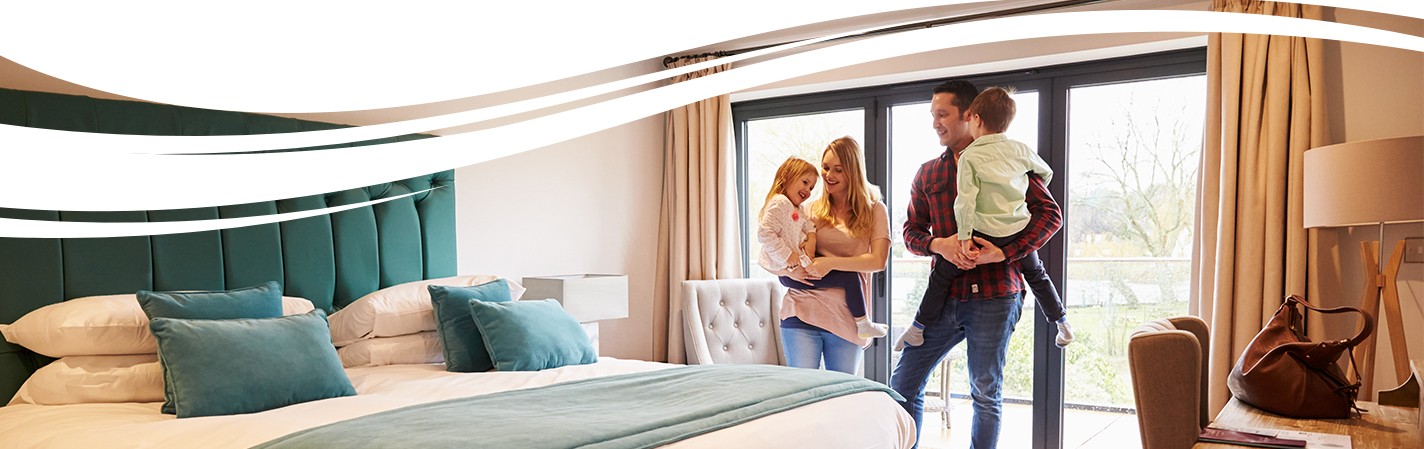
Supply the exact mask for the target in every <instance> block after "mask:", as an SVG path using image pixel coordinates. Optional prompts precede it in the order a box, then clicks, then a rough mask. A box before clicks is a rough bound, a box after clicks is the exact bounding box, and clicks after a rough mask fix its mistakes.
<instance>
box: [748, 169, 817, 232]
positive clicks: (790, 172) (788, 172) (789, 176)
mask: <svg viewBox="0 0 1424 449" xmlns="http://www.w3.org/2000/svg"><path fill="white" fill-rule="evenodd" d="M817 174H818V173H817V172H816V166H815V165H812V164H811V163H810V162H806V160H805V159H801V158H799V157H796V156H791V157H788V158H786V162H782V163H781V167H777V169H776V179H774V180H772V181H771V190H770V191H768V192H766V201H765V202H763V203H761V210H759V211H757V218H761V216H762V214H764V213H765V212H766V205H768V204H771V198H772V197H774V196H776V195H777V194H780V193H781V192H782V191H783V190H786V186H788V185H791V183H794V182H796V180H798V179H801V177H802V176H806V175H811V176H816V175H817Z"/></svg>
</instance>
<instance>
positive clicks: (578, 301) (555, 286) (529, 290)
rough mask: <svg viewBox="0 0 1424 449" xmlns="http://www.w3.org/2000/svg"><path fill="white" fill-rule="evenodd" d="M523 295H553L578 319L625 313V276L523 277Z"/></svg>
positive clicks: (607, 317)
mask: <svg viewBox="0 0 1424 449" xmlns="http://www.w3.org/2000/svg"><path fill="white" fill-rule="evenodd" d="M523 284H524V288H525V291H524V296H523V297H522V298H523V299H545V298H553V299H555V300H558V301H559V304H561V305H563V307H564V311H565V312H568V313H569V315H572V316H573V317H574V319H576V320H578V322H580V323H592V322H594V321H602V320H616V319H621V318H627V317H628V276H627V275H622V274H569V275H560V276H532V277H526V278H524V280H523Z"/></svg>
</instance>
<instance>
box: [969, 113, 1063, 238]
mask: <svg viewBox="0 0 1424 449" xmlns="http://www.w3.org/2000/svg"><path fill="white" fill-rule="evenodd" d="M958 165H959V172H958V176H959V178H958V179H957V181H958V184H959V192H958V194H957V195H956V196H955V198H954V221H955V224H956V225H957V226H958V228H959V240H960V241H965V240H969V238H970V236H971V235H973V233H974V231H979V232H982V233H984V234H987V235H990V236H994V237H1008V236H1010V235H1014V234H1017V233H1019V231H1022V230H1024V227H1027V226H1028V219H1029V213H1028V204H1027V203H1026V202H1025V200H1024V192H1025V191H1027V190H1028V174H1029V173H1030V172H1032V173H1035V174H1037V175H1038V177H1039V178H1042V179H1043V183H1044V184H1048V183H1049V181H1052V180H1053V169H1051V168H1048V163H1047V162H1044V161H1043V158H1040V157H1038V153H1036V152H1034V151H1033V149H1031V148H1029V147H1028V145H1024V144H1023V143H1021V142H1019V141H1016V140H1010V139H1009V138H1008V137H1005V136H1004V135H1003V134H1002V133H1000V134H986V135H983V136H980V137H979V138H978V139H974V143H971V144H969V147H967V148H965V149H964V152H962V153H960V154H959V164H958Z"/></svg>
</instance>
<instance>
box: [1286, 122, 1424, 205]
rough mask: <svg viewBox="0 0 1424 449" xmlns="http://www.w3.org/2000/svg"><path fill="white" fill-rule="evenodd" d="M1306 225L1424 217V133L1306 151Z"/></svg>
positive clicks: (1304, 193) (1304, 195) (1304, 194)
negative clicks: (1422, 134)
mask: <svg viewBox="0 0 1424 449" xmlns="http://www.w3.org/2000/svg"><path fill="white" fill-rule="evenodd" d="M1304 181H1305V185H1304V192H1303V197H1304V198H1303V199H1304V202H1305V204H1304V210H1303V211H1302V212H1303V215H1304V216H1303V218H1304V224H1305V227H1307V228H1317V227H1335V226H1354V225H1364V224H1380V223H1397V222H1411V221H1424V136H1411V137H1395V138H1388V139H1375V140H1365V141H1360V142H1348V143H1342V144H1337V145H1327V146H1323V147H1319V148H1314V149H1311V150H1308V151H1306V152H1305V179H1304Z"/></svg>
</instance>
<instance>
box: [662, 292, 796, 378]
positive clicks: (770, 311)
mask: <svg viewBox="0 0 1424 449" xmlns="http://www.w3.org/2000/svg"><path fill="white" fill-rule="evenodd" d="M783 291H784V290H783V289H782V287H781V284H780V283H778V282H777V281H776V279H718V280H708V281H682V301H683V307H682V322H683V337H684V340H685V341H686V343H687V364H689V365H709V364H758V363H759V364H768V365H785V364H786V354H785V353H784V352H783V351H782V348H781V320H778V319H777V316H778V313H779V311H780V310H781V296H782V293H783Z"/></svg>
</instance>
